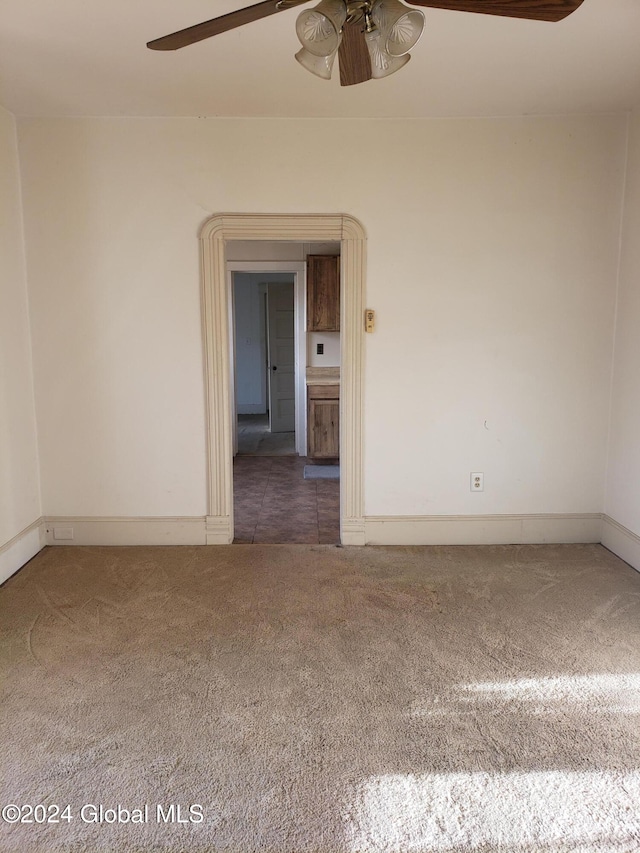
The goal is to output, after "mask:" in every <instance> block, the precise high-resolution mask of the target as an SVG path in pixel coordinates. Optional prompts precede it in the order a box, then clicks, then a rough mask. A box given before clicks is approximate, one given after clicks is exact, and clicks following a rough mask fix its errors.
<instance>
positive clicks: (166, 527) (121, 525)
mask: <svg viewBox="0 0 640 853" xmlns="http://www.w3.org/2000/svg"><path fill="white" fill-rule="evenodd" d="M45 522H46V524H45V535H46V544H47V545H205V544H206V529H205V519H204V517H201V516H193V517H192V516H183V517H176V518H165V517H160V518H145V517H134V516H130V517H121V518H120V517H98V516H96V517H82V516H48V517H47V518H45Z"/></svg>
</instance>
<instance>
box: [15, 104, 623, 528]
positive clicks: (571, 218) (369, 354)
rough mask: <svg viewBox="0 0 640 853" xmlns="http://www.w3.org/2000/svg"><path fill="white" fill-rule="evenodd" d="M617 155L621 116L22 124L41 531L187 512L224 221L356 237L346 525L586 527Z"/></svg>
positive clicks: (592, 500)
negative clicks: (357, 320)
mask: <svg viewBox="0 0 640 853" xmlns="http://www.w3.org/2000/svg"><path fill="white" fill-rule="evenodd" d="M625 141H626V124H625V118H624V117H622V116H601V117H558V118H537V119H518V118H515V119H494V120H492V119H476V120H474V119H470V120H447V121H422V120H407V121H404V120H393V121H374V120H353V121H350V120H341V121H332V120H327V121H324V120H317V121H314V120H306V121H305V120H302V121H300V120H235V119H208V120H201V119H78V120H73V119H72V120H69V119H67V120H48V119H25V120H22V121H21V122H20V145H21V159H22V164H23V186H24V199H25V209H26V212H27V216H26V229H27V248H28V263H29V277H30V288H31V302H32V322H33V337H34V363H35V373H36V394H37V405H38V413H39V418H40V421H41V424H42V425H44V426H46V428H44V427H43V429H42V436H41V456H42V481H43V492H44V504H45V508H46V512H47V513H48V514H55V515H81V516H91V515H109V516H111V515H116V516H128V515H140V516H166V515H170V516H174V515H178V516H191V515H203V514H204V513H205V512H206V499H205V439H204V406H203V378H202V350H201V326H200V301H199V267H198V244H197V234H198V229H199V227H200V225H201V224H202V222H203V221H204V220H205V219H206V218H208V217H209V216H210V215H211V214H213V213H217V212H222V211H231V212H233V211H237V212H286V213H295V212H298V211H299V212H301V213H309V212H318V213H323V212H330V213H336V212H340V213H348V214H351V215H353V216H355V217H357V218H358V219H359V220H360V221H361V222H362V223H363V225H364V227H365V229H366V231H367V234H368V241H369V242H368V259H367V293H366V302H367V306H368V307H371V308H374V309H375V310H376V312H377V327H376V332H375V334H373V335H367V336H366V356H365V363H366V375H365V423H364V442H365V454H366V463H365V464H366V469H365V509H366V513H367V514H371V515H406V514H409V515H423V514H428V515H437V514H488V513H589V512H600V511H601V510H602V495H603V493H604V477H605V473H604V472H605V455H606V454H605V451H606V439H607V428H608V399H609V390H610V375H611V353H612V344H613V323H614V306H615V286H616V274H617V264H618V239H619V231H620V211H621V200H622V187H623V173H624V163H625ZM471 471H484V473H485V491H484V492H483V493H482V494H473V495H472V494H471V493H470V490H469V473H470V472H471Z"/></svg>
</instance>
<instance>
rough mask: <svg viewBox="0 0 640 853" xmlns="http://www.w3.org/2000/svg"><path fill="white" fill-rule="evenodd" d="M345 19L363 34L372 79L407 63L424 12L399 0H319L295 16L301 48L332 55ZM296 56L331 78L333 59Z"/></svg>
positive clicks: (417, 37)
mask: <svg viewBox="0 0 640 853" xmlns="http://www.w3.org/2000/svg"><path fill="white" fill-rule="evenodd" d="M347 22H349V24H350V25H352V26H359V28H360V30H361V31H362V33H363V34H364V39H365V43H366V46H367V51H368V55H369V62H370V65H371V68H370V73H369V74H368V78H373V79H374V80H375V79H379V78H381V77H388V76H389V75H390V74H393V73H394V72H395V71H398V70H399V69H400V68H402V67H403V65H406V64H407V62H408V61H409V51H410V50H411V48H412V47H413V46H414V45H415V44H416V43H417V41H418V39H419V38H420V36H421V35H422V30H423V29H424V14H423V13H422V12H419V11H418V10H417V9H412V8H410V7H409V6H405V4H404V3H401V2H400V0H356V2H353V0H320V3H318V5H317V6H315V7H314V8H313V9H307V10H305V11H304V12H301V13H300V15H298V20H297V21H296V32H297V34H298V38H299V39H300V44H301V45H302V47H303V50H304V51H306V52H307V53H309V54H314V55H315V56H318V57H323V58H326V59H329V58H330V57H334V58H335V53H336V51H337V49H338V47H339V45H340V42H341V37H342V32H343V30H344V26H345V23H347ZM296 59H297V60H298V62H299V63H300V64H301V65H302V66H304V68H306V69H307V71H310V72H311V73H312V74H315V75H316V76H317V77H322V78H323V79H325V80H330V79H331V70H332V67H333V59H331V61H330V62H327V63H317V62H314V61H313V60H312V59H311V58H310V57H309V56H307V54H306V53H302V55H301V54H300V53H298V54H296Z"/></svg>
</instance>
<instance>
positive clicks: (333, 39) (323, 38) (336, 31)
mask: <svg viewBox="0 0 640 853" xmlns="http://www.w3.org/2000/svg"><path fill="white" fill-rule="evenodd" d="M346 19H347V7H346V4H345V3H344V0H321V2H320V3H318V5H317V6H315V7H314V8H313V9H307V10H306V11H305V12H301V14H300V15H298V20H297V21H296V33H297V34H298V38H299V39H300V44H301V45H302V47H304V48H305V49H306V50H308V51H309V52H310V53H313V54H315V56H330V55H331V54H332V53H333V52H334V51H336V50H337V49H338V45H339V44H340V34H341V32H342V27H343V25H344V22H345V21H346Z"/></svg>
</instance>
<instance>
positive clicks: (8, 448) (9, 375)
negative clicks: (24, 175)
mask: <svg viewBox="0 0 640 853" xmlns="http://www.w3.org/2000/svg"><path fill="white" fill-rule="evenodd" d="M38 479H39V477H38V452H37V441H36V422H35V409H34V399H33V376H32V369H31V336H30V331H29V318H28V303H27V283H26V274H25V262H24V240H23V229H22V207H21V201H20V180H19V168H18V152H17V145H16V128H15V121H14V119H13V116H12V115H11V114H10V113H8V112H7V111H6V110H4V109H3V108H2V107H0V549H4V550H3V551H2V552H1V553H0V580H4V577H6V572H5V571H3V569H4V562H5V561H4V559H3V555H4V554H6V553H7V549H8V548H9V545H10V543H11V541H12V540H14V538H15V537H17V536H18V534H20V533H22V532H23V531H25V530H26V528H28V527H29V526H30V525H32V524H33V523H34V522H35V521H37V520H38V518H39V517H40V515H41V509H40V493H39V482H38ZM21 553H22V556H23V557H24V556H25V554H24V552H21ZM28 556H31V554H29V555H28ZM28 556H27V557H26V559H28ZM7 564H8V558H7ZM18 565H19V564H18ZM15 567H17V566H15Z"/></svg>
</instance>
